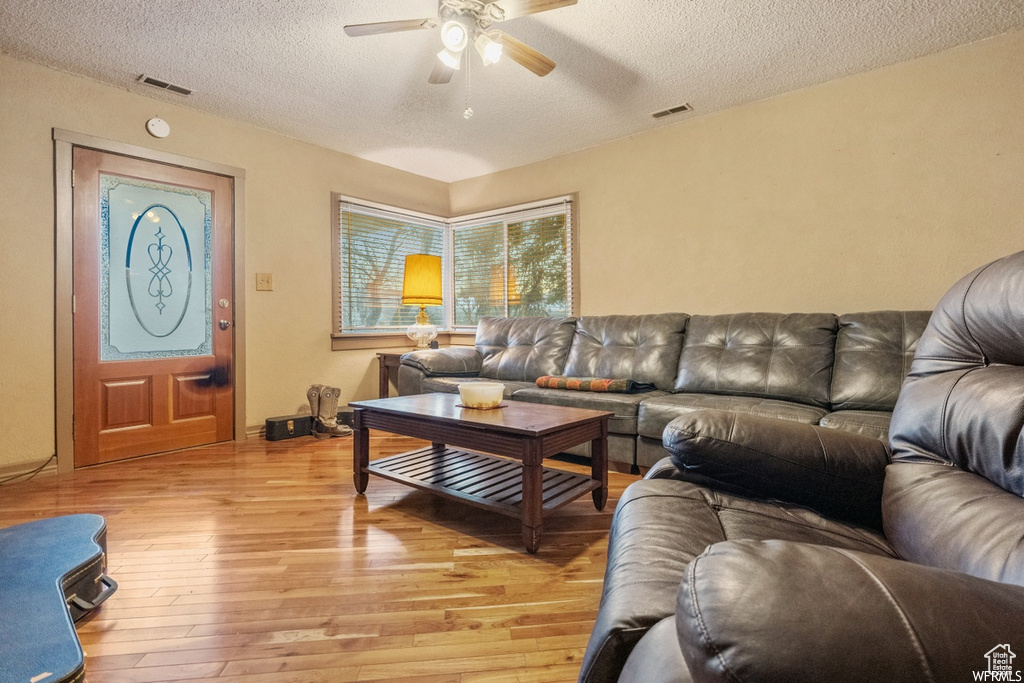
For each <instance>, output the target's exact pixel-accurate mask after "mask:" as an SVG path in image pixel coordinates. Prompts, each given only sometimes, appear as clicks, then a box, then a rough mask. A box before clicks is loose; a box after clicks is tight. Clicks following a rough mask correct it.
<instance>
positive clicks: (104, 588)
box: [0, 515, 117, 683]
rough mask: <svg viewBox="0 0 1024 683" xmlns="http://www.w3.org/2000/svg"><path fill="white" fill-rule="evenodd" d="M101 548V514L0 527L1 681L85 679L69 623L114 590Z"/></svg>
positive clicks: (103, 528)
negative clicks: (107, 573) (0, 577)
mask: <svg viewBox="0 0 1024 683" xmlns="http://www.w3.org/2000/svg"><path fill="white" fill-rule="evenodd" d="M106 550H107V525H106V522H105V521H104V520H103V518H102V517H100V516H99V515H68V516H66V517H53V518H51V519H43V520H39V521H37V522H28V523H27V524H19V525H17V526H12V527H8V528H6V529H0V576H2V577H3V579H2V580H0V683H8V682H10V683H56V682H58V681H82V680H84V677H85V655H84V653H83V652H82V646H81V644H80V643H79V642H78V635H77V634H76V633H75V624H74V622H75V621H77V620H78V619H81V618H82V617H83V616H85V615H86V614H88V613H89V612H91V611H92V610H94V609H96V607H98V606H99V604H100V603H102V602H103V601H104V600H106V599H107V598H109V597H110V596H111V595H112V594H113V592H114V591H115V590H117V584H116V583H115V582H114V581H113V580H112V579H110V578H109V577H108V576H107V575H106V570H107V555H106Z"/></svg>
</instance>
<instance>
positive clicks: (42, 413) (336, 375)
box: [0, 56, 448, 470]
mask: <svg viewBox="0 0 1024 683" xmlns="http://www.w3.org/2000/svg"><path fill="white" fill-rule="evenodd" d="M153 116H160V117H162V118H164V119H166V120H167V121H168V122H169V123H170V124H171V127H172V132H171V135H170V137H168V138H166V139H164V140H157V139H156V138H152V137H150V136H149V135H148V134H147V133H146V132H145V128H144V125H145V122H146V120H148V119H149V118H151V117H153ZM52 128H64V129H67V130H71V131H74V132H77V133H85V134H88V135H94V136H98V137H101V138H105V139H109V140H116V141H120V142H126V143H130V144H134V145H140V146H144V147H148V148H151V149H158V150H162V151H165V152H170V153H174V154H182V155H186V156H189V157H192V158H197V159H203V160H207V161H212V162H216V163H221V164H227V165H230V166H236V167H239V168H243V169H245V171H246V206H245V225H246V233H245V259H246V260H245V268H246V274H245V283H246V284H245V287H246V299H247V306H246V317H247V330H246V332H247V337H248V338H247V345H246V351H247V363H248V368H247V373H246V382H247V396H246V397H245V401H246V410H247V413H248V418H247V420H246V421H247V422H248V423H249V424H260V423H261V422H262V420H264V419H265V418H266V417H269V416H271V415H280V414H287V413H291V412H295V411H296V409H297V408H298V407H299V406H300V405H301V404H302V403H304V402H305V389H306V387H308V386H309V385H310V384H311V383H313V382H317V381H319V382H329V383H331V384H336V385H337V386H339V387H341V388H342V397H343V398H345V399H355V398H375V397H376V394H377V375H376V363H375V359H374V356H373V352H371V351H349V352H332V351H331V350H330V348H331V344H330V328H331V232H330V220H331V219H330V211H331V202H330V198H331V192H343V193H346V194H349V195H353V196H356V197H363V198H366V199H371V200H376V201H380V202H386V203H391V204H395V205H398V206H404V207H407V208H410V209H417V210H420V211H425V212H429V213H439V214H444V213H446V212H447V210H448V186H447V185H446V184H444V183H441V182H437V181H433V180H428V179H426V178H423V177H420V176H415V175H411V174H408V173H403V172H401V171H396V170H394V169H391V168H387V167H385V166H381V165H378V164H373V163H370V162H366V161H362V160H360V159H356V158H355V157H352V156H349V155H345V154H339V153H336V152H331V151H328V150H326V149H322V148H319V147H315V146H312V145H307V144H304V143H301V142H297V141H295V140H292V139H289V138H285V137H282V136H280V135H274V134H271V133H268V132H266V131H262V130H259V129H257V128H254V127H252V126H248V125H244V124H241V123H238V122H235V121H230V120H226V119H221V118H217V117H213V116H206V115H203V114H198V113H196V112H194V111H191V110H188V109H185V108H183V107H177V106H171V105H169V104H166V103H164V102H160V101H156V100H152V99H148V98H145V97H140V96H138V95H135V94H132V93H129V92H126V91H124V90H120V89H117V88H112V87H110V86H106V85H102V84H100V83H96V82H93V81H90V80H86V79H82V78H77V77H73V76H69V75H67V74H64V73H61V72H58V71H54V70H51V69H46V68H43V67H40V66H37V65H34V64H30V63H27V62H22V61H17V60H13V59H10V58H8V57H5V56H0V240H2V242H0V357H2V360H0V363H2V364H3V369H2V370H0V470H3V469H4V468H5V467H10V466H14V465H18V464H19V463H35V462H39V461H42V460H44V459H46V458H47V457H49V456H50V454H51V453H53V450H54V420H53V410H54V408H53V405H54V400H53V393H54V369H53V368H54V338H53V337H54V335H53V329H54V303H53V296H54V295H53V291H54V258H53V250H54V219H53V202H54V194H53V142H52V133H51V129H52ZM256 272H272V273H273V274H274V291H273V292H256V291H255V273H256Z"/></svg>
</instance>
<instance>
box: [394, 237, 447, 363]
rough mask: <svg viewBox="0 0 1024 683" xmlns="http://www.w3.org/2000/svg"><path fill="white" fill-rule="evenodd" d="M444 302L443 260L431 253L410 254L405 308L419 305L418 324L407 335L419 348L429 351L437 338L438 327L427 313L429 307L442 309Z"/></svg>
mask: <svg viewBox="0 0 1024 683" xmlns="http://www.w3.org/2000/svg"><path fill="white" fill-rule="evenodd" d="M442 303H443V302H442V300H441V257H440V256H430V255H428V254H409V255H408V256H406V257H405V274H404V277H403V278H402V305H403V306H419V307H420V312H419V315H417V316H416V322H415V323H414V324H412V325H410V326H409V329H408V330H406V334H407V335H409V339H412V340H413V341H414V342H416V348H417V349H425V348H428V344H429V342H430V340H431V339H433V338H434V337H436V336H437V327H435V326H434V325H431V324H430V318H428V317H427V312H426V310H424V309H425V308H426V307H427V306H440V305H441V304H442Z"/></svg>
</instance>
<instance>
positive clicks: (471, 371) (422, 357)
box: [402, 346, 483, 377]
mask: <svg viewBox="0 0 1024 683" xmlns="http://www.w3.org/2000/svg"><path fill="white" fill-rule="evenodd" d="M402 365H408V366H410V367H413V368H416V369H417V370H419V371H420V372H422V373H423V374H424V375H427V376H433V377H475V376H476V375H478V374H480V368H481V366H482V365H483V357H482V356H481V355H480V352H479V351H477V350H476V349H475V348H473V347H470V346H455V347H451V348H447V349H423V350H420V351H410V352H409V353H406V354H404V355H403V356H402Z"/></svg>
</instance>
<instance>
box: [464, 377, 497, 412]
mask: <svg viewBox="0 0 1024 683" xmlns="http://www.w3.org/2000/svg"><path fill="white" fill-rule="evenodd" d="M504 391H505V385H504V384H502V383H501V382H462V383H461V384H459V398H460V399H462V405H464V406H465V407H467V408H477V409H480V410H488V409H490V408H497V407H498V405H499V404H500V403H501V398H502V396H503V394H504Z"/></svg>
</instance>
